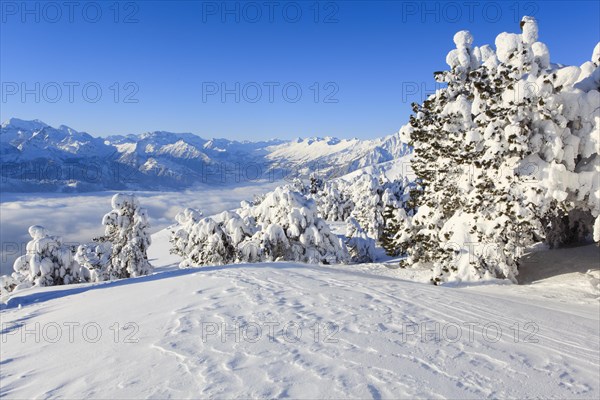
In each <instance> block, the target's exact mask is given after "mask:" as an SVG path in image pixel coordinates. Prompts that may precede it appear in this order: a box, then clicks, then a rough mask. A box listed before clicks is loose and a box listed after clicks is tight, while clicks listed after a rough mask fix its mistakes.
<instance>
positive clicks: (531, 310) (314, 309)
mask: <svg viewBox="0 0 600 400" xmlns="http://www.w3.org/2000/svg"><path fill="white" fill-rule="evenodd" d="M153 240H154V243H153V245H152V247H151V249H150V252H149V255H150V258H151V262H152V263H153V264H154V265H155V266H156V267H157V269H156V272H155V274H154V275H151V276H148V277H143V278H137V279H126V280H121V281H115V282H111V283H103V284H82V285H73V286H68V287H65V286H62V287H60V286H59V287H48V288H35V289H29V290H24V291H21V292H18V293H16V294H15V296H14V297H13V298H11V299H10V300H9V301H8V302H7V303H6V304H5V305H3V306H2V308H3V309H2V311H0V317H1V320H2V335H1V337H2V346H1V360H0V367H1V368H0V392H1V393H0V394H1V395H2V396H6V397H7V398H82V397H92V398H198V397H219V398H234V397H243V398H248V397H251V398H257V397H260V398H266V397H269V398H272V397H293V398H322V397H330V398H374V399H380V398H416V397H421V398H423V397H426V398H481V397H487V398H506V397H513V398H525V397H542V398H550V397H552V398H598V396H599V391H600V344H599V340H598V337H599V336H600V306H599V302H598V297H599V292H598V286H597V285H598V277H599V276H598V260H599V259H600V258H599V256H600V254H599V248H598V247H595V246H587V247H581V248H573V249H565V250H556V251H541V252H539V253H536V254H535V257H534V258H535V262H531V263H529V264H526V265H525V267H524V270H523V276H524V277H525V278H526V279H528V280H529V282H531V283H529V284H527V285H519V286H517V285H503V284H500V282H499V283H493V282H487V283H486V284H485V285H481V286H477V285H474V286H468V287H459V286H457V287H435V286H432V285H429V284H425V283H419V282H414V281H410V280H409V279H411V280H416V281H426V280H427V279H428V278H429V275H428V274H427V272H426V271H414V270H401V269H392V268H389V266H386V265H383V264H367V265H355V266H351V265H347V266H338V265H334V266H309V265H303V264H295V263H266V264H254V265H252V264H237V265H228V266H219V267H204V268H198V269H186V270H179V269H177V268H176V267H175V263H176V262H177V261H178V259H177V257H175V256H172V255H168V248H169V243H168V234H167V232H166V231H161V232H158V233H156V234H155V235H154V236H153ZM532 257H533V256H532ZM571 267H574V268H571ZM588 270H595V272H594V271H591V272H588ZM536 271H537V272H536ZM543 271H546V272H547V274H546V275H544V272H543ZM568 271H573V272H568ZM547 275H553V276H552V277H550V276H547ZM538 279H541V280H538Z"/></svg>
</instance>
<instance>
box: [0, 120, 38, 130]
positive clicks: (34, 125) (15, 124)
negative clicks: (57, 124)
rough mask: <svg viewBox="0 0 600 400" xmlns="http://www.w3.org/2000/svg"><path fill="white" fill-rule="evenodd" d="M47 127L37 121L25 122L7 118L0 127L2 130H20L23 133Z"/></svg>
mask: <svg viewBox="0 0 600 400" xmlns="http://www.w3.org/2000/svg"><path fill="white" fill-rule="evenodd" d="M47 126H48V125H47V124H45V123H44V122H42V121H40V120H39V119H34V120H32V121H25V120H22V119H19V118H9V119H8V120H6V121H4V122H3V123H2V125H1V127H2V129H3V130H4V129H22V130H25V131H35V130H39V129H42V128H45V127H47Z"/></svg>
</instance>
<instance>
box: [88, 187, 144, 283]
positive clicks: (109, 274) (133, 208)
mask: <svg viewBox="0 0 600 400" xmlns="http://www.w3.org/2000/svg"><path fill="white" fill-rule="evenodd" d="M112 208H113V209H112V211H110V212H109V213H107V214H106V215H104V217H103V218H102V225H104V226H105V232H104V236H103V237H102V238H100V241H101V242H110V243H111V247H112V248H111V255H110V257H109V263H108V265H107V266H106V269H105V271H103V273H102V274H98V275H99V276H100V277H105V278H106V279H111V280H112V279H121V278H129V277H136V276H142V275H148V274H150V273H151V272H152V270H153V268H152V265H150V263H149V262H148V255H147V253H146V252H147V250H148V247H149V246H150V233H149V232H148V228H149V223H148V214H147V212H146V210H145V209H144V208H141V207H140V204H139V202H138V200H137V198H136V196H135V195H133V194H122V193H118V194H115V195H114V196H113V198H112Z"/></svg>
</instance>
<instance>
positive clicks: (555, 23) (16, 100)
mask: <svg viewBox="0 0 600 400" xmlns="http://www.w3.org/2000/svg"><path fill="white" fill-rule="evenodd" d="M0 3H1V5H2V9H1V12H2V14H1V25H0V29H1V32H0V44H1V51H0V80H1V81H2V99H1V103H0V106H1V110H0V118H1V119H2V120H5V119H8V118H9V117H18V118H22V119H34V118H38V119H41V120H43V121H45V122H47V123H49V124H51V125H59V124H66V125H69V126H71V127H73V128H75V129H78V130H85V131H87V132H90V133H93V134H97V135H102V136H104V135H109V134H123V133H140V132H144V131H149V130H169V131H175V132H193V133H197V134H199V135H201V136H203V137H226V138H232V139H251V140H255V139H265V138H273V137H279V138H293V137H298V136H337V137H360V138H369V137H376V136H382V135H386V134H390V133H393V132H395V131H397V130H398V129H399V128H400V127H401V126H402V125H403V124H404V123H405V122H406V121H407V119H408V115H409V114H410V102H411V101H418V100H421V98H422V93H421V92H422V91H423V90H422V88H425V89H426V90H430V89H433V88H434V87H435V86H434V81H433V78H432V73H433V72H434V71H436V70H442V69H445V67H446V65H445V62H444V60H445V56H446V53H447V52H448V51H449V50H451V49H452V48H453V43H452V36H453V34H454V33H455V32H456V31H458V30H461V29H468V30H470V31H471V32H472V33H473V34H474V37H475V44H476V45H482V44H493V42H494V38H495V37H496V35H497V34H498V33H500V32H503V31H509V32H518V31H519V24H518V20H519V19H520V16H521V15H524V14H529V15H534V16H535V17H536V18H537V19H538V21H539V25H540V40H541V41H543V42H545V43H546V44H547V45H548V47H549V49H550V54H551V59H552V61H553V62H559V63H563V64H572V65H580V64H581V63H583V62H585V61H587V60H589V59H590V57H591V53H592V49H593V47H594V45H595V44H596V43H597V42H598V41H599V40H600V27H599V19H600V8H599V3H598V2H596V1H583V2H577V1H565V2H558V1H527V2H516V1H507V2H485V1H479V2H477V1H474V2H469V1H464V2H463V1H455V2H449V3H448V2H425V3H424V2H420V1H418V2H383V1H382V2H359V1H339V2H327V1H322V2H319V3H316V2H315V1H306V2H305V1H297V2H286V1H277V2H269V1H268V0H259V1H256V2H250V3H248V2H228V3H226V7H227V8H228V10H229V13H227V11H228V10H224V9H223V3H222V2H221V1H218V2H210V1H209V2H201V1H181V2H160V1H141V2H120V3H118V4H117V7H115V2H114V1H107V2H104V1H96V2H87V1H79V2H78V3H79V4H78V5H76V6H74V8H72V9H70V8H69V6H66V5H64V4H63V2H62V1H57V2H50V3H46V2H29V3H27V4H26V5H25V6H23V3H22V2H21V1H16V2H13V1H4V0H2V1H1V2H0ZM265 3H266V4H265ZM469 4H476V5H474V6H469ZM57 5H58V7H57ZM317 10H318V13H317ZM117 11H118V12H117ZM224 11H226V13H225V14H223V12H224ZM298 11H299V12H300V13H301V15H298ZM98 12H100V13H101V15H98ZM258 12H259V13H260V14H258ZM236 19H237V21H236ZM115 21H116V22H115ZM115 82H116V83H117V85H116V86H115V85H114V84H115ZM128 82H132V83H130V84H128ZM236 82H238V83H239V90H236ZM315 82H316V83H317V86H314V84H315ZM36 84H37V85H38V86H36ZM223 84H224V85H225V86H226V88H228V89H230V90H231V93H229V94H227V95H226V96H225V99H224V100H225V101H224V102H223V101H222V100H223V99H222V97H221V94H222V93H221V89H222V85H223ZM286 84H287V86H285V87H286V91H285V92H284V85H286ZM84 86H85V88H86V89H85V92H84ZM257 87H258V88H260V90H261V93H260V95H259V94H258V92H257ZM317 87H318V88H319V91H318V96H317V98H315V96H316V94H317V89H316V88H317ZM57 88H60V92H58V90H57ZM98 88H100V89H101V90H102V95H101V97H98V96H97V94H96V90H97V89H98ZM117 88H118V91H117ZM298 88H300V89H301V90H302V94H301V95H300V96H298V95H297V92H296V91H297V89H298ZM416 88H419V89H417V90H416ZM23 89H25V90H29V91H30V92H24V91H23ZM415 90H416V91H417V93H415V94H411V93H414V92H415ZM70 92H72V93H70ZM117 92H118V93H117ZM214 92H216V93H215V94H212V93H214ZM236 92H237V93H236ZM24 93H26V94H25V98H23V96H22V95H23V94H24ZM236 94H237V95H238V96H239V102H236ZM70 95H72V98H69V97H70ZM270 95H272V99H270ZM36 96H38V97H39V98H38V99H36ZM115 97H116V98H115ZM92 100H97V101H96V102H92ZM129 100H137V103H131V102H127V101H129ZM271 100H272V101H271ZM294 100H297V101H296V102H293V101H294ZM326 100H327V101H335V100H337V102H326Z"/></svg>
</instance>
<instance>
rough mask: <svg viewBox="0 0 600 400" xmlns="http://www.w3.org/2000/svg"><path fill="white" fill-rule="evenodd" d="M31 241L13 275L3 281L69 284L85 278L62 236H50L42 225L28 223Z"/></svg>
mask: <svg viewBox="0 0 600 400" xmlns="http://www.w3.org/2000/svg"><path fill="white" fill-rule="evenodd" d="M29 235H30V236H31V239H32V240H31V241H30V242H29V243H27V254H25V255H22V256H21V257H19V258H17V259H16V260H15V263H14V265H13V269H14V271H15V272H14V273H13V274H12V277H11V279H8V278H7V279H5V282H6V283H4V285H7V284H8V286H9V287H10V286H12V287H13V288H17V289H20V288H24V287H29V286H33V285H35V286H53V285H68V284H71V283H77V282H80V281H81V280H82V272H81V267H80V265H79V264H78V263H77V262H76V261H75V259H74V254H73V251H72V249H71V247H70V246H67V245H65V244H63V241H62V239H61V238H60V237H57V236H50V235H49V234H48V232H47V231H46V229H45V228H44V227H42V226H39V225H33V226H30V227H29Z"/></svg>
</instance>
